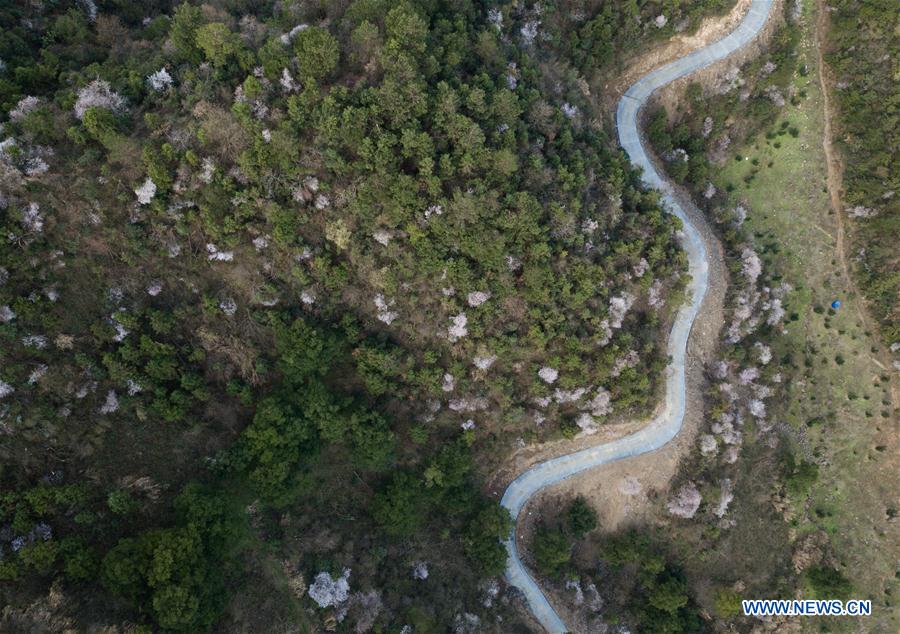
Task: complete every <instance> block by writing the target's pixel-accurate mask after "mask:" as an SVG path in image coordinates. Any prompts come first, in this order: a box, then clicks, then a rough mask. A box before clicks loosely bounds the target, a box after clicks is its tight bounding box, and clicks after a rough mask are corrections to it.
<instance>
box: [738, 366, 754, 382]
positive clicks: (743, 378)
mask: <svg viewBox="0 0 900 634" xmlns="http://www.w3.org/2000/svg"><path fill="white" fill-rule="evenodd" d="M758 378H759V369H758V368H753V367H750V368H745V369H743V370H741V373H740V374H739V375H738V383H740V384H741V385H750V384H751V383H753V381H755V380H756V379H758Z"/></svg>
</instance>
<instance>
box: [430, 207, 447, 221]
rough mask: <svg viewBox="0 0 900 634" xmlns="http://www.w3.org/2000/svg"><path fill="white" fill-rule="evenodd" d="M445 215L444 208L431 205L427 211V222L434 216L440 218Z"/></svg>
mask: <svg viewBox="0 0 900 634" xmlns="http://www.w3.org/2000/svg"><path fill="white" fill-rule="evenodd" d="M443 213H444V208H443V207H442V206H441V205H431V206H430V207H428V209H426V210H425V220H428V219H429V218H431V217H432V216H440V215H442V214H443Z"/></svg>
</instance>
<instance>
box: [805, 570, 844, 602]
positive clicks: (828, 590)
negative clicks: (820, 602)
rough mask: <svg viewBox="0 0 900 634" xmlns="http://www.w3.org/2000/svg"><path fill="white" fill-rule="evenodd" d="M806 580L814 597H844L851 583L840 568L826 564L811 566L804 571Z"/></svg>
mask: <svg viewBox="0 0 900 634" xmlns="http://www.w3.org/2000/svg"><path fill="white" fill-rule="evenodd" d="M805 577H806V582H807V584H808V585H809V587H810V589H811V590H812V593H813V596H814V597H815V598H816V599H835V598H836V599H846V598H847V597H849V596H850V593H851V592H852V591H853V584H851V583H850V580H849V579H847V577H845V576H844V575H843V574H841V572H840V570H836V569H835V568H829V567H828V566H813V567H811V568H808V569H807V570H806V573H805Z"/></svg>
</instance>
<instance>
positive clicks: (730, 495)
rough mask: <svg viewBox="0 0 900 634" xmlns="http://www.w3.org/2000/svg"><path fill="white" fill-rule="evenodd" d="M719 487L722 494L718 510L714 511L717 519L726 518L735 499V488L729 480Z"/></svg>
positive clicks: (723, 481) (717, 506)
mask: <svg viewBox="0 0 900 634" xmlns="http://www.w3.org/2000/svg"><path fill="white" fill-rule="evenodd" d="M719 487H720V489H721V494H720V496H719V503H718V504H716V508H715V509H713V515H715V516H716V517H724V516H725V513H726V512H727V511H728V505H729V504H731V501H732V500H733V499H734V487H733V486H732V483H731V480H730V479H729V478H725V479H724V480H722V482H721V483H720V484H719Z"/></svg>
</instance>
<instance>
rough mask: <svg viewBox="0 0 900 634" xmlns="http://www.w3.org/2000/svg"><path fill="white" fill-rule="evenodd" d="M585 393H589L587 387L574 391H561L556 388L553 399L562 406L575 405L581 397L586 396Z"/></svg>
mask: <svg viewBox="0 0 900 634" xmlns="http://www.w3.org/2000/svg"><path fill="white" fill-rule="evenodd" d="M585 392H587V388H586V387H579V388H576V389H574V390H561V389H559V388H556V389H555V390H553V399H554V400H555V401H556V402H557V403H560V404H565V403H574V402H576V401H579V400H581V397H582V396H584V394H585Z"/></svg>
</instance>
